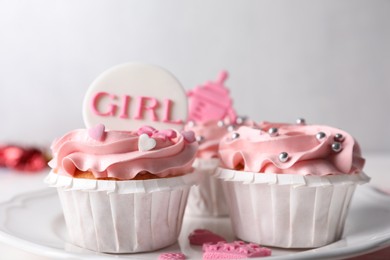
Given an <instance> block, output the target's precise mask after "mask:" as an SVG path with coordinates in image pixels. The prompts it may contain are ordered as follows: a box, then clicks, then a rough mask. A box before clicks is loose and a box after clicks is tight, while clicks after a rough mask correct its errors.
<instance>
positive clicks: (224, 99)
mask: <svg viewBox="0 0 390 260" xmlns="http://www.w3.org/2000/svg"><path fill="white" fill-rule="evenodd" d="M227 77H228V74H227V72H226V71H222V72H221V73H220V75H219V77H218V79H217V80H216V81H215V82H206V83H205V84H204V85H202V86H198V87H196V88H195V89H193V90H190V91H189V92H188V93H187V94H188V103H189V116H188V118H189V122H188V123H187V124H186V126H185V129H186V130H191V131H194V133H195V136H196V139H197V141H198V142H199V149H198V152H197V155H196V160H195V162H194V167H195V169H196V171H197V172H198V173H199V174H200V175H201V180H200V183H199V185H197V186H194V187H192V189H191V192H190V196H189V199H188V206H187V214H189V215H193V216H226V215H228V208H227V205H226V201H225V197H224V194H223V189H222V186H221V184H220V183H219V182H217V180H216V179H215V178H214V177H213V174H214V172H215V170H216V168H217V167H218V164H219V159H218V145H219V142H220V140H221V138H222V137H223V136H224V135H225V134H226V133H228V131H229V130H233V129H234V127H236V121H238V122H239V123H243V121H244V119H243V118H237V117H236V113H235V111H234V109H233V107H232V100H231V98H230V96H229V90H228V89H227V88H226V87H225V85H224V82H225V80H226V79H227Z"/></svg>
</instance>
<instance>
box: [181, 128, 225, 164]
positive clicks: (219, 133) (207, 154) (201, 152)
mask: <svg viewBox="0 0 390 260" xmlns="http://www.w3.org/2000/svg"><path fill="white" fill-rule="evenodd" d="M192 124H193V123H190V124H187V125H186V126H185V129H186V130H191V131H194V133H195V136H196V137H198V141H199V149H198V153H197V155H196V157H198V158H203V159H210V158H217V157H218V145H219V142H220V141H221V138H222V137H223V136H224V135H225V134H226V133H227V132H228V130H227V128H226V127H225V126H224V125H222V126H219V125H218V121H209V122H207V123H197V124H196V125H192Z"/></svg>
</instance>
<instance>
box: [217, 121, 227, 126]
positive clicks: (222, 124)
mask: <svg viewBox="0 0 390 260" xmlns="http://www.w3.org/2000/svg"><path fill="white" fill-rule="evenodd" d="M217 125H218V126H219V127H223V126H225V122H223V121H222V120H219V121H218V123H217Z"/></svg>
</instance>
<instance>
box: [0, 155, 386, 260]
mask: <svg viewBox="0 0 390 260" xmlns="http://www.w3.org/2000/svg"><path fill="white" fill-rule="evenodd" d="M365 157H366V159H367V162H366V166H365V172H366V174H367V175H369V176H370V177H371V182H370V184H369V185H374V186H376V187H378V188H379V189H381V190H384V191H387V192H388V193H389V196H390V154H369V155H366V156H365ZM47 173H48V171H43V172H40V173H32V174H26V173H17V172H10V171H8V170H5V169H0V203H1V202H5V201H8V200H9V199H11V198H13V197H14V196H15V195H18V194H21V193H25V192H29V191H34V190H39V189H42V188H45V187H46V184H44V183H43V179H44V177H45V176H46V174H47ZM389 255H390V248H386V249H384V250H381V251H378V252H375V253H371V254H369V255H366V256H362V257H357V258H355V259H359V260H360V259H361V260H363V259H386V257H388V256H389ZM0 258H1V259H7V260H20V259H29V260H47V259H48V258H46V257H42V256H38V255H34V254H31V253H29V252H24V251H22V250H20V249H18V248H16V247H13V246H9V245H7V244H4V243H0Z"/></svg>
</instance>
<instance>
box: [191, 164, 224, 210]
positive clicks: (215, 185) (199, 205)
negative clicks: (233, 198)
mask: <svg viewBox="0 0 390 260" xmlns="http://www.w3.org/2000/svg"><path fill="white" fill-rule="evenodd" d="M218 165H219V159H214V158H212V159H196V160H195V162H194V165H193V166H194V168H195V171H196V172H197V173H199V175H200V176H201V178H200V182H199V184H198V185H196V186H193V187H192V188H191V191H190V194H189V197H188V203H187V209H186V214H188V215H191V216H213V217H219V216H227V215H228V207H227V204H226V199H225V195H224V193H223V187H222V184H221V182H220V181H219V180H218V179H217V178H216V177H214V172H215V170H216V169H217V167H218Z"/></svg>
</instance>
